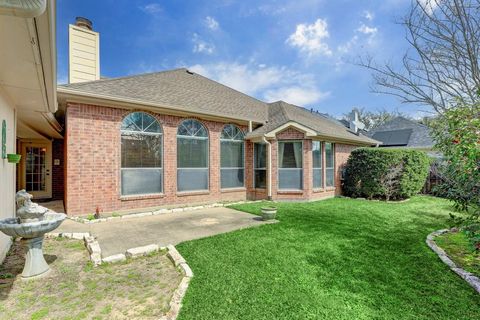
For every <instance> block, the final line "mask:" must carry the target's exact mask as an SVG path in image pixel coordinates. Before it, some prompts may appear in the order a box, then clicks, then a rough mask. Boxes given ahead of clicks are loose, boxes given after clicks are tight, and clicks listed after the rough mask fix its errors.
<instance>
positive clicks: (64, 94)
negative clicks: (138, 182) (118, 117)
mask: <svg viewBox="0 0 480 320" xmlns="http://www.w3.org/2000/svg"><path fill="white" fill-rule="evenodd" d="M57 94H58V96H59V99H65V100H68V99H70V101H71V100H77V101H79V102H82V100H83V99H87V100H89V101H90V103H92V104H93V103H100V104H102V102H107V103H108V102H114V103H121V104H122V105H124V106H130V107H137V108H138V107H140V108H141V107H145V106H146V107H153V108H158V109H165V110H173V111H177V112H182V113H195V114H198V115H201V116H209V117H219V118H225V119H231V120H237V121H245V122H250V121H251V122H252V123H255V124H262V123H263V121H262V120H259V119H251V118H243V117H228V116H224V115H219V114H212V113H207V112H202V111H197V110H196V111H194V112H188V111H185V109H183V108H182V107H180V106H174V105H166V104H158V103H153V102H149V101H143V100H138V99H131V98H125V97H118V96H111V95H104V94H97V93H91V92H85V91H80V90H73V89H69V88H65V87H61V86H59V87H57ZM91 100H95V101H91Z"/></svg>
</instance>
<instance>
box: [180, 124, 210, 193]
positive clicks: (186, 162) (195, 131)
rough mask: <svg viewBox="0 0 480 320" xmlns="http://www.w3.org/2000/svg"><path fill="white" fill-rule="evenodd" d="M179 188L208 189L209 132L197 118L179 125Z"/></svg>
mask: <svg viewBox="0 0 480 320" xmlns="http://www.w3.org/2000/svg"><path fill="white" fill-rule="evenodd" d="M177 190H178V191H198V190H208V132H207V129H206V128H205V127H204V126H203V124H201V123H200V122H199V121H197V120H193V119H188V120H184V121H183V122H182V123H180V125H179V126H178V130H177Z"/></svg>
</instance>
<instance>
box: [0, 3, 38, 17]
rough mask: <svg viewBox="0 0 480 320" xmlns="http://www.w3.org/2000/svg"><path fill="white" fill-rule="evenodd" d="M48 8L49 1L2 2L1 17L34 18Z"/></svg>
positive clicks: (0, 4) (0, 5) (0, 6)
mask: <svg viewBox="0 0 480 320" xmlns="http://www.w3.org/2000/svg"><path fill="white" fill-rule="evenodd" d="M46 8H47V0H0V15H5V16H15V17H20V18H34V17H38V16H39V15H41V14H42V13H43V12H44V11H45V9H46Z"/></svg>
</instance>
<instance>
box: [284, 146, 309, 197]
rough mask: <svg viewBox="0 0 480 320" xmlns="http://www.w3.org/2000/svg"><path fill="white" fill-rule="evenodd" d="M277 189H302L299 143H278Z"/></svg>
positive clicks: (301, 156) (300, 149)
mask: <svg viewBox="0 0 480 320" xmlns="http://www.w3.org/2000/svg"><path fill="white" fill-rule="evenodd" d="M278 188H279V189H284V190H285V189H286V190H301V189H303V155H302V142H300V141H291V142H290V141H289V142H285V141H280V142H279V143H278Z"/></svg>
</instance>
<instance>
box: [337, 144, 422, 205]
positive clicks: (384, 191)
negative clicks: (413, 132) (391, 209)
mask: <svg viewBox="0 0 480 320" xmlns="http://www.w3.org/2000/svg"><path fill="white" fill-rule="evenodd" d="M430 162H431V160H430V158H429V157H428V156H427V155H426V153H425V152H422V151H417V150H408V149H382V148H360V149H356V150H354V151H353V152H352V153H351V154H350V158H349V159H348V161H347V164H346V167H345V181H344V186H343V187H344V192H345V194H346V195H347V196H350V197H353V198H359V197H362V198H368V199H385V200H387V201H388V200H403V199H408V198H410V197H411V196H413V195H415V194H417V193H419V192H420V191H421V190H422V187H423V186H424V184H425V180H426V178H427V175H428V171H429V167H430Z"/></svg>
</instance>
